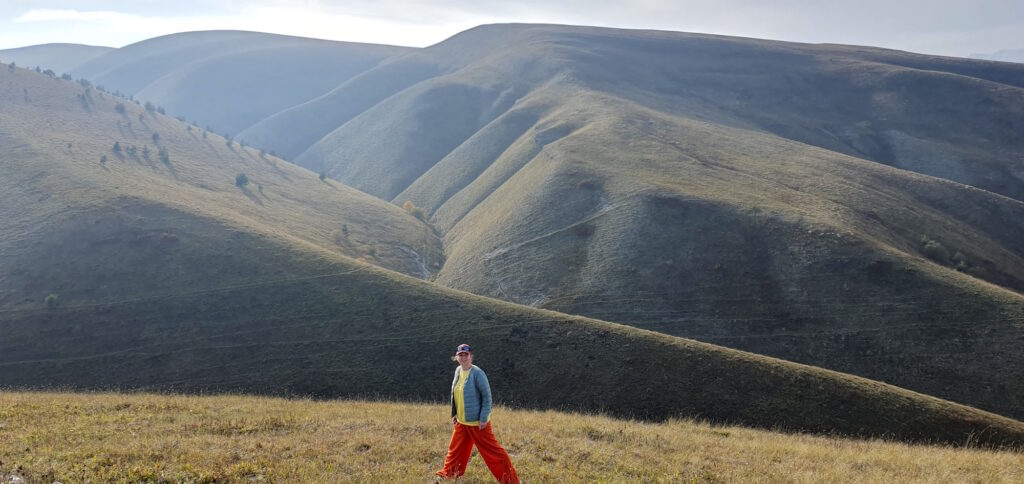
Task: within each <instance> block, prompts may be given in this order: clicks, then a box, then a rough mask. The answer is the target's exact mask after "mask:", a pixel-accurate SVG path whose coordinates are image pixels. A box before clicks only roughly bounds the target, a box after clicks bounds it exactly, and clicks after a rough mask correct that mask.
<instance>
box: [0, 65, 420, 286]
mask: <svg viewBox="0 0 1024 484" xmlns="http://www.w3.org/2000/svg"><path fill="white" fill-rule="evenodd" d="M0 76H2V77H0V78H2V79H3V80H4V87H3V94H2V95H0V96H2V97H0V103H2V111H0V140H2V143H3V145H4V147H5V151H4V152H5V157H4V159H3V163H4V176H3V179H2V180H0V183H3V185H4V187H3V189H4V193H6V194H7V197H6V200H7V202H6V203H4V204H3V206H2V207H0V211H2V212H3V219H4V220H5V225H6V229H5V232H4V237H3V240H0V244H2V246H3V247H5V248H6V249H7V250H13V248H21V249H26V250H35V249H36V248H37V244H38V243H39V242H40V241H39V240H38V239H37V238H35V237H37V235H34V234H38V233H39V231H41V230H45V229H47V228H48V227H51V225H52V226H61V224H59V223H57V222H56V221H58V220H62V219H64V218H70V219H71V220H75V219H76V214H77V213H78V212H79V211H87V210H94V211H96V212H97V213H99V214H105V215H111V216H114V215H116V214H117V213H119V212H120V211H123V210H124V211H129V212H131V211H133V210H135V205H140V206H148V205H152V206H157V207H168V209H171V210H176V211H180V212H182V213H183V214H185V215H188V214H191V215H194V216H196V217H206V218H211V219H215V220H218V221H221V222H222V223H224V224H225V225H228V226H233V227H236V230H251V231H254V232H258V233H261V234H265V235H268V236H274V237H280V238H288V239H296V240H301V241H304V242H307V243H310V244H313V245H315V246H318V247H323V248H325V249H326V250H331V251H336V252H339V253H342V254H345V255H348V256H350V257H354V258H364V259H365V260H367V261H368V262H370V263H373V264H378V265H381V266H383V267H387V268H390V269H394V270H398V271H401V272H405V273H407V274H413V275H415V276H417V277H423V278H426V277H429V275H430V272H431V271H436V269H437V267H438V265H437V263H438V261H439V258H440V243H439V241H438V240H437V237H436V235H434V233H433V232H432V230H431V229H430V228H429V227H427V226H426V225H424V224H423V223H422V222H420V221H419V220H417V219H415V218H414V217H412V216H411V215H409V214H407V213H406V212H405V211H403V210H402V209H400V208H398V207H395V206H394V205H391V204H388V203H385V202H383V201H380V200H378V199H375V198H373V197H369V196H367V195H365V194H363V193H360V192H357V191H355V190H352V189H350V188H348V187H345V186H344V185H342V184H340V183H338V182H335V181H333V180H326V181H321V180H320V179H319V178H318V176H317V175H316V174H314V173H311V172H309V171H306V170H303V169H301V168H298V167H296V166H294V165H291V164H289V163H286V162H284V161H281V160H279V159H277V158H274V157H272V156H269V155H261V154H260V152H259V151H257V150H254V149H252V148H249V147H242V146H240V145H239V144H238V143H231V144H230V145H229V144H228V143H227V142H226V141H225V140H224V139H223V138H221V137H220V136H217V135H214V134H210V133H206V132H204V131H203V130H200V129H196V128H193V127H190V126H187V125H185V124H184V123H180V122H178V121H177V120H175V119H173V118H169V117H167V116H163V115H160V114H157V113H155V112H147V111H146V110H145V109H143V108H142V107H140V106H137V105H135V104H133V103H131V102H128V101H125V100H123V99H119V98H114V97H113V96H110V95H109V94H104V93H102V92H98V91H96V90H95V89H85V88H82V87H81V86H79V85H78V84H76V83H72V82H68V81H62V80H59V79H51V78H49V77H46V76H45V75H41V74H36V73H35V72H29V71H25V70H21V69H15V70H14V71H11V70H10V69H8V68H6V67H5V68H4V69H3V72H0ZM118 109H122V110H123V111H124V112H123V113H120V112H118ZM115 143H116V144H117V145H118V147H119V151H115V148H114V145H115ZM164 154H166V159H165V158H164ZM104 158H105V159H106V160H105V162H104V161H103V159H104ZM239 175H245V177H246V178H247V179H248V183H247V184H244V185H242V186H239V185H238V176H239ZM125 223H127V222H118V223H114V224H113V225H112V226H110V227H104V228H103V229H97V231H98V232H103V230H107V229H112V230H115V231H116V230H119V229H120V228H121V225H122V224H125ZM152 230H155V231H156V232H155V233H153V234H150V236H152V237H154V238H155V239H160V238H161V237H164V236H166V238H168V239H173V238H174V237H175V230H176V227H175V225H174V224H169V225H167V226H165V227H162V228H161V226H160V225H159V223H157V226H156V227H152ZM165 232H166V233H165ZM67 235H68V238H64V237H60V238H57V239H50V240H47V241H46V242H47V243H52V244H55V245H56V247H55V250H56V249H58V248H60V247H66V246H75V245H76V244H77V243H78V242H76V240H75V238H74V236H73V235H72V234H67ZM98 236H99V237H101V238H102V236H101V235H98ZM110 239H111V240H109V242H110V243H112V244H114V245H116V243H119V242H123V243H128V242H130V239H120V238H119V236H116V235H114V234H111V235H110ZM223 249H224V250H230V248H229V247H224V248H223ZM37 255H38V256H40V257H42V259H40V260H34V259H26V258H24V257H12V258H9V259H8V260H7V261H6V262H5V264H8V265H9V267H12V266H24V267H25V270H27V271H29V272H28V273H26V274H22V275H20V276H19V275H17V274H16V273H14V272H10V271H3V272H2V274H0V278H2V279H4V280H5V281H7V282H8V284H13V286H9V285H5V287H7V288H8V290H6V291H4V299H5V302H10V301H12V300H16V299H17V298H20V297H27V298H29V299H31V300H38V299H39V298H40V297H45V296H46V291H47V290H51V289H47V288H46V287H36V286H32V287H33V288H32V289H28V288H27V287H22V286H21V284H22V283H24V281H27V280H29V279H30V278H31V277H30V275H29V274H31V273H32V272H33V271H39V272H40V273H47V272H49V271H54V272H55V273H57V274H60V273H61V272H62V270H61V268H60V266H59V263H60V262H59V261H58V260H54V259H51V258H48V257H47V256H46V254H45V253H39V254H37ZM124 269H125V270H128V271H130V270H131V268H128V267H126V268H124ZM91 275H93V274H92V273H87V274H83V275H82V277H87V276H91ZM46 279H48V278H47V277H43V280H46ZM11 281H14V282H11ZM94 287H97V288H98V287H100V285H97V286H94ZM10 291H14V292H10ZM40 291H42V292H40Z"/></svg>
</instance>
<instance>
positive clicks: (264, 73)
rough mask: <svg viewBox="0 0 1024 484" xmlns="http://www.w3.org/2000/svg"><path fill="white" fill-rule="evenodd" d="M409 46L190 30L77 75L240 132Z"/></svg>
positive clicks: (127, 50) (119, 53)
mask: <svg viewBox="0 0 1024 484" xmlns="http://www.w3.org/2000/svg"><path fill="white" fill-rule="evenodd" d="M410 50H411V49H408V48H403V47H392V46H384V45H369V44H357V43H350V42H334V41H327V40H318V39H307V38H301V37H290V36H283V35H274V34H265V33H257V32H236V31H209V32H187V33H181V34H173V35H168V36H163V37H157V38H154V39H148V40H145V41H142V42H138V43H136V44H132V45H129V46H126V47H122V48H120V49H117V50H114V51H111V52H108V53H106V54H105V55H103V56H101V57H98V58H96V59H93V60H92V61H90V62H87V63H84V64H83V65H81V66H79V67H78V68H77V69H75V70H74V71H73V72H72V74H73V75H74V76H75V78H76V79H77V78H79V77H84V78H86V79H89V80H90V81H92V82H93V83H94V84H96V85H102V86H105V87H106V88H107V89H108V90H111V91H120V92H121V93H124V94H125V95H129V96H134V97H135V98H136V99H139V100H142V101H149V102H152V103H153V104H155V105H158V106H162V107H164V108H166V110H167V111H168V112H169V113H170V114H172V115H174V116H184V117H185V118H187V119H190V120H194V121H195V122H196V123H197V124H198V125H199V126H202V127H209V128H210V129H212V130H215V131H217V132H219V133H228V134H237V133H239V132H240V131H242V130H244V129H245V128H247V127H249V126H250V125H252V124H253V123H256V122H258V121H260V120H262V119H263V118H265V117H267V116H270V115H272V114H274V113H276V112H278V111H281V110H283V109H286V108H289V107H291V106H294V105H296V104H300V103H302V102H305V101H307V100H309V99H312V98H315V97H317V96H319V95H321V94H323V93H325V92H327V91H329V90H330V89H332V88H334V87H335V86H337V85H338V84H341V83H343V82H344V81H345V80H347V79H348V78H350V77H352V76H354V75H356V74H358V73H360V72H362V71H364V70H366V69H369V68H371V67H373V66H375V65H376V64H377V63H379V62H380V61H381V60H382V59H385V58H387V57H390V56H393V55H398V54H401V53H404V52H407V51H410Z"/></svg>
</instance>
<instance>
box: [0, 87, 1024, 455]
mask: <svg viewBox="0 0 1024 484" xmlns="http://www.w3.org/2000/svg"><path fill="white" fill-rule="evenodd" d="M115 143H116V145H115ZM115 146H116V147H115ZM0 152H3V153H4V154H5V156H4V157H3V158H2V161H0V164H2V166H3V173H4V176H3V177H0V190H2V191H3V193H4V200H5V203H3V204H0V218H2V219H3V220H4V221H5V226H4V230H3V231H0V254H2V255H3V257H0V334H3V335H4V336H3V338H0V386H7V387H9V386H16V387H52V386H60V387H64V388H67V387H70V388H88V389H97V388H119V389H144V390H172V391H193V392H194V391H204V392H208V391H218V392H219V391H234V392H238V391H243V392H256V393H272V394H282V393H284V394H301V395H314V396H325V397H334V396H368V395H374V396H377V397H381V396H386V397H388V398H400V399H414V400H422V399H434V398H437V397H438V395H443V394H444V393H443V392H444V391H446V390H445V389H444V388H445V387H444V386H443V384H442V385H439V384H438V382H443V381H444V378H445V377H447V376H448V373H449V370H450V366H449V365H450V362H449V361H448V360H447V357H448V355H449V354H450V352H451V347H452V346H453V345H454V344H456V343H458V342H462V341H466V340H468V341H473V342H474V343H473V344H474V345H475V347H476V349H477V351H478V353H479V354H480V355H481V358H484V360H485V361H488V362H489V363H488V364H487V369H488V372H489V374H491V375H492V378H493V385H494V388H495V391H496V392H498V394H500V395H502V398H503V399H504V401H505V402H508V403H511V404H514V405H517V406H528V407H535V408H560V409H587V410H601V411H603V412H608V413H611V414H614V415H620V416H630V417H643V418H664V417H669V416H676V415H680V416H695V417H701V418H707V419H712V420H715V421H728V422H738V423H743V424H747V425H757V426H766V427H771V428H778V429H791V430H802V431H814V432H827V433H830V434H836V433H838V434H847V435H869V436H883V435H884V436H887V437H894V438H900V439H907V440H926V441H939V442H947V443H957V444H961V443H963V442H964V441H965V439H966V438H968V437H970V438H971V442H977V443H982V444H996V445H998V444H1017V445H1019V443H1020V442H1024V424H1021V423H1020V422H1016V421H1013V420H1010V419H1006V418H1003V417H999V416H996V415H993V414H989V413H986V412H981V411H978V410H976V409H973V408H969V407H964V406H961V405H957V404H953V403H950V402H946V401H942V400H939V399H936V398H932V397H927V396H924V395H920V394H917V393H913V392H908V391H906V390H903V389H900V388H896V387H892V386H889V385H885V384H882V383H878V382H873V381H869V380H864V379H861V378H855V377H851V376H849V375H843V374H839V373H835V372H830V371H825V370H821V369H817V368H810V367H807V366H803V365H796V364H792V363H788V362H784V361H779V360H774V359H771V358H766V357H762V356H757V355H752V354H748V353H742V352H738V351H734V350H727V349H724V348H720V347H715V346H712V345H708V344H703V343H697V342H693V341H688V340H682V339H679V338H672V337H668V336H665V335H661V334H657V333H652V332H648V331H641V330H637V329H634V328H629V327H626V326H622V325H617V324H610V323H605V322H600V321H595V320H589V319H585V318H580V317H575V316H569V315H565V314H559V313H554V312H550V311H542V310H538V309H533V308H528V307H524V306H516V305H512V304H508V303H504V302H501V301H497V300H490V299H486V298H481V297H478V296H474V295H470V294H467V293H461V292H458V291H453V290H450V289H446V288H442V287H438V286H436V285H433V284H429V283H426V282H424V281H420V280H417V279H414V278H410V277H406V276H403V275H400V274H398V273H395V272H391V271H387V270H383V269H380V268H377V267H375V266H374V265H370V264H363V263H359V262H357V261H356V260H355V259H353V257H360V258H363V259H364V260H366V261H370V262H373V263H375V264H380V265H381V266H387V267H392V268H395V269H398V270H403V271H407V272H411V273H413V274H414V275H418V274H417V271H415V270H413V271H408V268H409V267H410V264H409V262H412V264H411V266H412V267H416V266H429V265H430V262H431V261H433V260H436V257H437V256H438V252H439V248H440V246H439V241H437V240H436V239H435V238H433V234H432V233H431V230H430V229H429V228H428V227H427V226H426V225H425V224H423V223H422V222H420V221H419V220H416V219H415V218H414V217H413V216H412V215H410V214H409V213H406V212H405V211H403V210H402V209H399V208H397V207H394V206H392V205H389V204H387V203H385V202H383V201H381V200H378V199H374V198H372V197H369V196H367V195H365V194H362V193H359V192H356V191H355V190H352V189H350V188H348V187H345V186H341V185H339V184H337V183H336V182H333V181H331V180H326V181H321V180H319V179H318V177H317V176H316V174H314V173H312V172H309V171H306V170H303V169H301V168H299V167H296V166H292V165H288V164H286V163H284V162H281V161H280V160H277V159H276V158H273V157H263V156H260V155H259V154H258V153H257V152H255V151H254V150H252V149H251V148H248V149H247V148H243V147H239V146H238V145H237V144H231V143H227V142H226V141H225V140H224V139H223V138H221V137H219V136H215V135H204V134H203V133H201V132H200V131H199V130H196V129H190V127H189V126H188V125H186V124H184V123H180V122H177V121H176V120H174V119H172V118H170V117H167V116H162V115H160V114H158V113H154V112H148V111H146V110H145V109H143V108H142V107H141V106H137V105H135V104H133V103H130V102H125V101H124V100H122V99H119V98H115V97H112V96H110V95H109V94H105V93H102V92H98V91H96V90H94V89H91V88H87V87H83V86H81V85H79V84H76V83H72V82H69V81H62V80H59V79H57V80H54V79H51V78H49V77H46V76H44V75H41V74H36V73H34V72H30V71H26V70H23V69H8V68H2V69H0ZM242 174H244V175H247V178H248V182H247V183H246V182H243V179H242V178H240V176H241V175H242ZM553 355H557V357H554V356H553ZM552 358H556V359H557V360H558V362H559V364H558V366H559V371H550V370H551V363H552V361H553V360H552Z"/></svg>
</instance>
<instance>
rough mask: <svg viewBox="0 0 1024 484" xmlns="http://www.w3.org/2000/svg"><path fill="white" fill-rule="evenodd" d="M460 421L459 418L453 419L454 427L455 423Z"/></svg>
mask: <svg viewBox="0 0 1024 484" xmlns="http://www.w3.org/2000/svg"><path fill="white" fill-rule="evenodd" d="M458 421H459V417H452V425H455V422H458Z"/></svg>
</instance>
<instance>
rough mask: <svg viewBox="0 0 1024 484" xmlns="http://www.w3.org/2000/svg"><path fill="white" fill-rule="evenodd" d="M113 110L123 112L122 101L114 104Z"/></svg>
mask: <svg viewBox="0 0 1024 484" xmlns="http://www.w3.org/2000/svg"><path fill="white" fill-rule="evenodd" d="M114 111H117V112H118V113H120V114H124V103H117V105H115V106H114Z"/></svg>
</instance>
